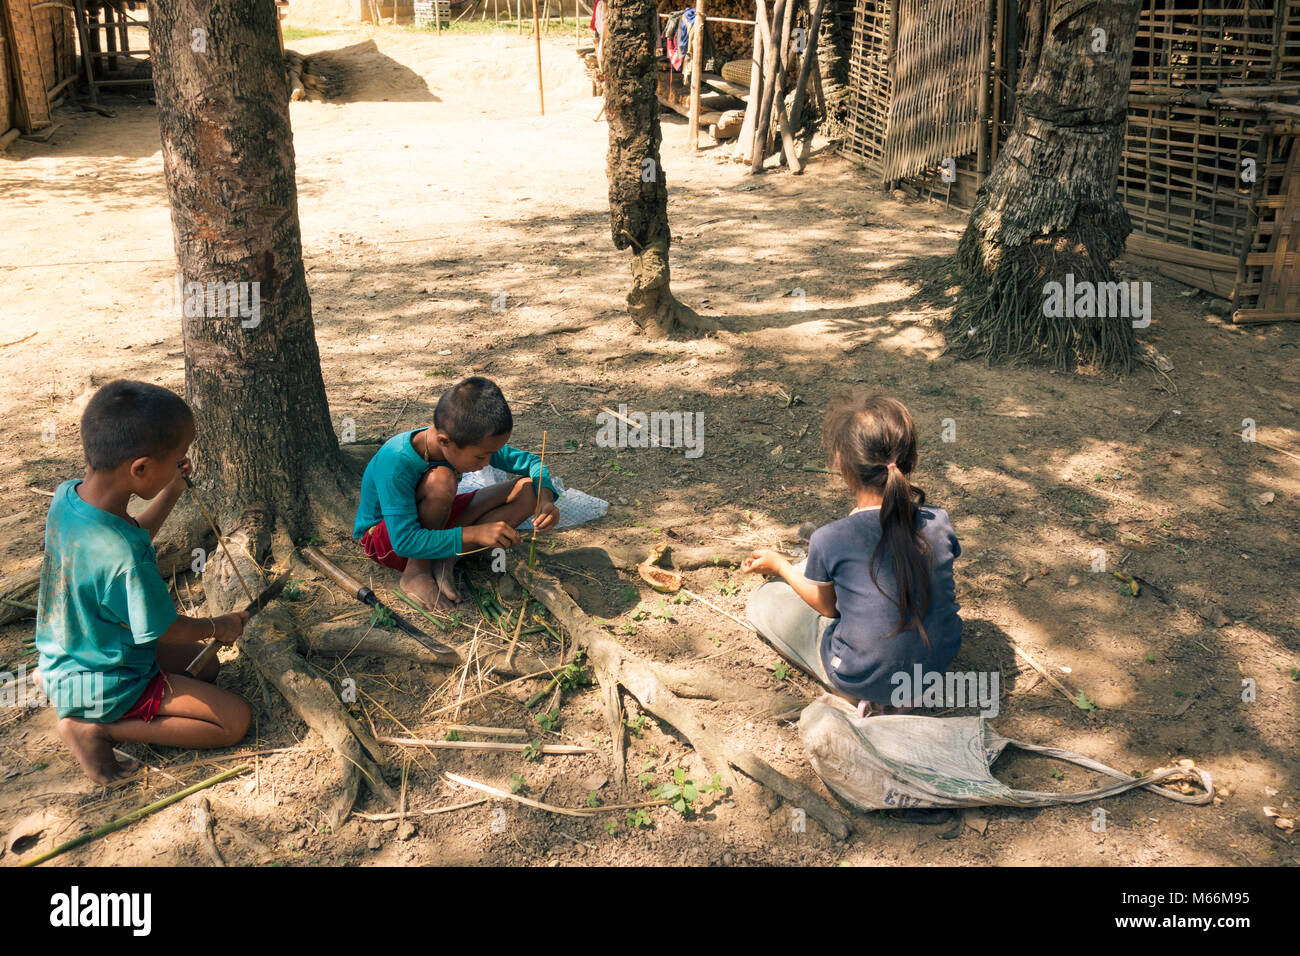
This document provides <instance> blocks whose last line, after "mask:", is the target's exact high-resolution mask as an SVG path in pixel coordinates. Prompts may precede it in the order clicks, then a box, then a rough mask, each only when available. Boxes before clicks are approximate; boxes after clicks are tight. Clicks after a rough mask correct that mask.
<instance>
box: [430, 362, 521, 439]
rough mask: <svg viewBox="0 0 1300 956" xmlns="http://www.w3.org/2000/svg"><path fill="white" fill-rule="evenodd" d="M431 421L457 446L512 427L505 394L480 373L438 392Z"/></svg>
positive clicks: (509, 429)
mask: <svg viewBox="0 0 1300 956" xmlns="http://www.w3.org/2000/svg"><path fill="white" fill-rule="evenodd" d="M433 425H434V427H435V428H437V429H438V431H441V432H446V434H447V436H448V437H449V438H450V439H451V440H452V441H454V442H455V443H456V444H457V445H459V446H460V447H461V448H466V447H468V446H469V445H477V444H478V443H479V442H481V441H482V440H483V439H485V438H491V437H493V436H495V435H507V434H509V433H510V432H512V431H514V427H515V419H514V416H513V415H511V414H510V406H509V405H507V404H506V397H505V396H504V395H502V394H501V389H499V388H498V387H497V383H496V382H494V381H492V380H491V379H488V378H483V377H482V376H481V375H475V376H474V377H473V378H467V379H465V381H463V382H461V383H460V384H459V385H453V386H452V387H451V388H449V389H447V391H445V392H443V393H442V398H440V399H438V407H437V408H435V409H434V410H433Z"/></svg>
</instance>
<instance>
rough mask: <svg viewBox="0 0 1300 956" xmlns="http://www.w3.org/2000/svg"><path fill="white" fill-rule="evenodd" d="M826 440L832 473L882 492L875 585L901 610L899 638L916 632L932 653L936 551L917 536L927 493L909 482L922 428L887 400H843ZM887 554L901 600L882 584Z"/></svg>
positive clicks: (830, 416) (830, 417)
mask: <svg viewBox="0 0 1300 956" xmlns="http://www.w3.org/2000/svg"><path fill="white" fill-rule="evenodd" d="M822 439H823V441H824V443H825V446H826V450H827V452H828V453H829V460H830V461H831V462H832V465H831V467H832V469H833V470H838V471H839V472H840V474H842V475H843V476H844V478H845V479H846V480H847V481H848V483H849V486H850V487H851V488H853V489H854V490H855V491H856V490H857V489H858V488H875V489H879V491H880V494H881V503H880V529H881V534H880V542H879V543H878V544H877V545H876V550H875V551H874V552H873V553H872V555H871V583H872V584H874V585H875V586H876V587H877V588H878V589H879V590H880V591H881V593H883V594H885V595H886V596H887V597H889V599H890V600H891V601H893V602H894V603H895V604H897V605H898V614H899V617H898V626H897V627H896V628H895V629H894V631H893V633H894V634H897V633H898V632H899V631H903V630H906V629H907V628H910V627H915V628H916V629H917V630H918V631H919V632H920V635H921V641H922V643H924V644H925V646H926V647H927V648H928V647H929V646H930V640H929V638H928V637H927V636H926V633H925V626H924V625H923V624H922V620H923V619H924V617H925V613H926V611H928V610H929V608H930V546H929V544H928V543H927V542H926V540H925V539H924V538H923V537H921V535H920V534H918V533H917V531H916V509H917V508H919V507H921V506H922V505H924V504H925V492H924V491H922V490H921V489H920V488H918V487H916V486H915V485H913V484H912V483H911V481H910V480H909V478H908V476H909V475H910V474H911V473H912V469H913V468H915V467H916V425H915V423H914V422H913V421H912V416H911V414H910V413H909V412H908V410H907V406H905V405H904V404H903V403H902V402H900V401H899V400H898V399H896V398H890V397H889V396H887V395H870V396H862V395H852V394H850V395H844V396H840V397H839V398H838V399H837V400H836V401H835V402H834V403H832V405H831V407H830V409H829V410H828V411H827V413H826V424H825V426H824V427H823V429H822ZM886 551H888V553H889V555H890V557H891V558H892V559H893V564H894V573H895V576H896V578H897V582H898V595H897V597H895V596H894V595H892V594H889V593H888V592H887V591H885V589H884V588H881V587H880V582H879V581H878V580H877V572H878V569H879V567H880V562H881V559H882V558H883V556H884V554H885V552H886ZM891 636H892V635H891Z"/></svg>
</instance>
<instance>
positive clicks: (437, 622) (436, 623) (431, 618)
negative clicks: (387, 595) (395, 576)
mask: <svg viewBox="0 0 1300 956" xmlns="http://www.w3.org/2000/svg"><path fill="white" fill-rule="evenodd" d="M393 593H394V594H396V595H397V596H398V597H399V598H401V599H402V600H403V601H405V602H406V603H407V604H409V605H411V607H413V608H415V609H416V610H417V611H419V612H420V613H421V614H423V615H424V616H425V617H427V618H428V619H429V621H430V622H431V623H432V624H433V625H434V626H435V627H437V628H438V630H440V631H445V630H447V625H445V624H443V623H442V621H440V620H438V619H437V618H436V617H434V616H433V615H432V614H430V613H429V612H428V611H426V610H425V609H424V608H422V607H420V605H418V604H416V603H415V602H414V601H412V600H411V599H410V598H409V597H407V596H406V595H405V594H403V593H402V592H401V591H398V590H394V591H393Z"/></svg>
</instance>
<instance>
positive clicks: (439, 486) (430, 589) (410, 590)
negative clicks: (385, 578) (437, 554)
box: [397, 468, 462, 610]
mask: <svg viewBox="0 0 1300 956" xmlns="http://www.w3.org/2000/svg"><path fill="white" fill-rule="evenodd" d="M455 500H456V473H455V472H453V471H452V470H451V469H450V468H435V469H433V470H432V471H430V472H427V473H426V474H425V476H424V477H423V478H421V479H420V483H419V484H418V485H416V487H415V507H416V511H417V512H418V514H419V518H420V527H422V528H445V527H447V517H448V516H449V515H450V514H451V506H452V504H453V503H454V502H455ZM455 568H456V558H455V557H450V558H441V559H440V560H437V561H427V560H424V559H422V558H413V559H410V560H408V561H407V562H406V570H405V571H403V572H402V579H401V581H399V582H398V585H397V586H398V587H400V588H401V589H402V590H403V591H404V592H405V593H406V595H407V596H408V597H410V598H411V599H412V600H413V601H415V602H416V603H417V604H419V605H421V606H423V607H425V608H426V609H428V610H433V609H434V608H436V607H437V606H438V604H439V595H441V596H443V597H445V598H446V599H447V600H449V601H450V602H451V603H452V604H459V603H460V601H461V600H462V596H461V593H460V590H459V589H458V588H457V587H456V579H455V575H454V573H453V572H454V571H455Z"/></svg>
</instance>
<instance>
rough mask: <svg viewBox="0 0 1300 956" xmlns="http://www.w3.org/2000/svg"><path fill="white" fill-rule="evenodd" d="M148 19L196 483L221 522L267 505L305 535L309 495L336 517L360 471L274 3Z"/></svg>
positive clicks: (249, 1) (175, 6) (195, 8)
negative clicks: (338, 401)
mask: <svg viewBox="0 0 1300 956" xmlns="http://www.w3.org/2000/svg"><path fill="white" fill-rule="evenodd" d="M149 21H150V22H149V40H150V48H151V51H152V56H151V58H152V62H153V71H154V80H155V85H156V88H157V94H156V95H157V100H158V121H159V125H160V127H161V131H162V151H163V169H164V173H165V175H166V179H167V191H168V196H169V199H170V201H171V207H172V226H173V229H174V232H175V246H176V258H177V261H178V263H179V268H180V275H181V277H182V279H181V289H180V290H179V294H178V295H173V296H172V301H173V304H174V305H175V306H176V307H177V308H178V311H179V312H180V313H181V317H182V323H183V324H182V327H183V330H184V339H185V389H186V395H187V398H188V400H189V402H190V404H191V405H192V406H193V408H194V412H195V416H196V417H197V419H198V441H197V445H196V450H197V453H196V455H195V465H196V469H195V471H196V475H195V477H196V481H199V482H200V486H201V487H207V488H210V489H212V490H213V491H214V495H213V498H214V500H216V501H219V502H220V507H219V508H218V509H217V510H218V511H220V512H221V516H222V517H225V518H230V517H233V516H237V515H240V514H242V513H243V511H244V510H245V509H246V508H248V507H250V506H258V507H262V508H265V509H267V510H269V511H271V512H272V513H274V514H275V515H276V516H278V517H279V518H281V519H282V520H284V521H285V522H286V523H287V525H288V526H289V528H290V530H291V531H292V532H293V533H294V534H295V535H299V534H303V533H305V532H306V531H307V530H309V529H310V528H311V526H312V522H311V519H312V517H313V515H312V509H311V504H310V502H311V501H312V496H313V495H316V494H317V493H318V492H320V493H321V494H320V497H321V498H322V500H325V501H327V502H328V504H329V505H330V506H331V507H332V508H333V509H334V510H335V511H336V512H337V511H339V510H340V508H341V502H339V501H338V500H336V499H337V496H338V495H339V493H340V491H341V490H342V489H341V488H340V484H339V483H340V480H341V477H342V476H346V475H347V474H348V473H349V472H348V469H347V468H346V467H345V466H344V464H343V459H342V457H341V456H340V454H339V447H338V440H337V438H336V437H335V434H334V429H333V426H332V424H331V422H330V413H329V405H328V403H327V401H326V398H325V383H324V381H323V379H322V378H321V371H320V354H319V352H318V351H317V348H316V335H315V326H314V324H313V322H312V316H311V300H310V298H309V297H308V294H307V284H306V276H305V274H304V270H303V264H302V239H301V234H300V231H299V226H298V194H297V187H296V183H295V180H294V175H295V170H294V157H293V135H292V132H291V130H290V128H289V109H288V96H287V92H286V87H285V75H284V65H283V59H282V57H281V55H280V49H279V45H278V43H277V40H276V25H275V10H274V6H273V5H272V4H270V3H266V2H264V0H159V2H157V3H155V4H154V5H153V6H151V8H150V18H149ZM232 300H234V301H232ZM217 486H219V487H217ZM335 517H342V515H335Z"/></svg>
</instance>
